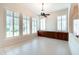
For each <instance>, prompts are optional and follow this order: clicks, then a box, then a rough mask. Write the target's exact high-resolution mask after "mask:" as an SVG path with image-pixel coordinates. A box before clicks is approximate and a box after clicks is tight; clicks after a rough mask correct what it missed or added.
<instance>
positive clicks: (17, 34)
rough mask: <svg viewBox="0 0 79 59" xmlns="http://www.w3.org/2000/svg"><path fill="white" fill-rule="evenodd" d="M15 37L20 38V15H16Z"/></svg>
mask: <svg viewBox="0 0 79 59" xmlns="http://www.w3.org/2000/svg"><path fill="white" fill-rule="evenodd" d="M13 30H14V36H19V14H17V13H14V27H13Z"/></svg>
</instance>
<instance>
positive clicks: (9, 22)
mask: <svg viewBox="0 0 79 59" xmlns="http://www.w3.org/2000/svg"><path fill="white" fill-rule="evenodd" d="M6 36H7V37H12V36H13V12H12V11H9V10H7V12H6Z"/></svg>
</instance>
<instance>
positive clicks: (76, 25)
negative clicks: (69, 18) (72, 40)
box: [73, 19, 79, 35]
mask: <svg viewBox="0 0 79 59" xmlns="http://www.w3.org/2000/svg"><path fill="white" fill-rule="evenodd" d="M73 32H74V34H75V35H79V19H75V20H74V21H73Z"/></svg>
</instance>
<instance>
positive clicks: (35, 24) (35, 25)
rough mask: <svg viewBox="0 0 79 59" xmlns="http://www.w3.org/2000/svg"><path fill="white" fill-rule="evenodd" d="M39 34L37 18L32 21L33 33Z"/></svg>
mask: <svg viewBox="0 0 79 59" xmlns="http://www.w3.org/2000/svg"><path fill="white" fill-rule="evenodd" d="M36 32H37V20H36V19H35V18H33V19H32V33H36Z"/></svg>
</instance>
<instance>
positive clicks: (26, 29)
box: [23, 16, 30, 34]
mask: <svg viewBox="0 0 79 59" xmlns="http://www.w3.org/2000/svg"><path fill="white" fill-rule="evenodd" d="M29 20H30V17H28V16H23V34H29V33H30V22H29Z"/></svg>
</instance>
